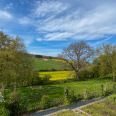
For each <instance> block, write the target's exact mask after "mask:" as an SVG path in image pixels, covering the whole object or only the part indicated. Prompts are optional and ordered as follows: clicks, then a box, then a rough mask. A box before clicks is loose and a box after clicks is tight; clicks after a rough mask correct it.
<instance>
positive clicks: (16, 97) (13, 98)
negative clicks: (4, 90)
mask: <svg viewBox="0 0 116 116" xmlns="http://www.w3.org/2000/svg"><path fill="white" fill-rule="evenodd" d="M20 101H21V93H19V92H13V93H11V94H10V101H9V102H6V103H5V108H6V109H8V110H9V111H10V114H9V115H10V116H16V115H18V113H19V111H20V110H21V109H20V106H19V104H20Z"/></svg>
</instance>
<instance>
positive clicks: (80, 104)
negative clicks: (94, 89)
mask: <svg viewBox="0 0 116 116" xmlns="http://www.w3.org/2000/svg"><path fill="white" fill-rule="evenodd" d="M105 98H107V97H105ZM105 98H98V99H92V100H87V101H80V102H77V103H73V104H69V105H66V106H60V107H56V108H52V109H48V110H43V111H38V112H36V113H34V114H31V115H28V116H50V115H52V114H55V113H57V112H59V111H62V110H66V109H70V110H75V109H78V108H80V107H83V106H86V105H88V104H91V103H94V102H96V101H100V100H104V99H105Z"/></svg>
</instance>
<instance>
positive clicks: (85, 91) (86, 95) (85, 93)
mask: <svg viewBox="0 0 116 116" xmlns="http://www.w3.org/2000/svg"><path fill="white" fill-rule="evenodd" d="M87 98H88V90H87V89H84V99H85V100H86V99H87Z"/></svg>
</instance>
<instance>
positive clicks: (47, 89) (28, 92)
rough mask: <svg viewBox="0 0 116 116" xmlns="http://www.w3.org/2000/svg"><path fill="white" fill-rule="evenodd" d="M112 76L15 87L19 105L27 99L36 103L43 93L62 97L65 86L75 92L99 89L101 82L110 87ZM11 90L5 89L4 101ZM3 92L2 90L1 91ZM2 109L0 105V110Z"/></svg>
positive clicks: (52, 97)
mask: <svg viewBox="0 0 116 116" xmlns="http://www.w3.org/2000/svg"><path fill="white" fill-rule="evenodd" d="M111 80H112V78H101V79H100V78H98V79H97V78H96V79H91V80H87V81H81V82H70V83H62V84H56V85H42V87H43V89H34V90H32V89H31V88H30V87H26V88H17V90H18V91H20V92H21V94H22V98H23V99H22V101H21V103H20V104H21V105H22V104H25V103H26V102H27V100H28V99H30V101H29V103H28V104H33V103H38V102H40V101H41V98H42V96H43V95H49V96H50V99H51V100H52V99H55V98H62V97H63V96H64V88H65V87H67V88H68V89H69V90H70V89H74V93H75V94H82V93H83V90H84V89H88V92H94V91H100V90H101V84H103V85H107V87H108V88H111V87H112V85H113V83H116V82H112V81H111ZM39 86H40V85H38V86H34V87H39ZM11 92H13V89H6V101H9V97H10V93H11ZM2 94H3V92H2ZM1 109H3V107H2V106H0V110H1Z"/></svg>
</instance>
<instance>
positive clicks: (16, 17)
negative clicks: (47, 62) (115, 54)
mask: <svg viewBox="0 0 116 116" xmlns="http://www.w3.org/2000/svg"><path fill="white" fill-rule="evenodd" d="M0 29H3V32H4V33H5V34H9V35H10V36H12V37H14V38H15V37H16V36H17V35H18V36H19V37H21V38H22V39H24V43H25V45H26V50H27V51H28V52H29V53H31V54H38V55H39V54H40V55H47V56H57V55H58V54H59V53H61V52H62V50H63V48H67V47H68V46H69V45H70V44H71V43H74V42H80V41H85V42H87V43H88V44H89V45H90V46H92V47H93V48H94V49H96V47H98V46H101V45H102V44H103V43H105V44H108V43H111V44H113V45H114V44H116V0H96V1H95V0H0Z"/></svg>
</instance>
